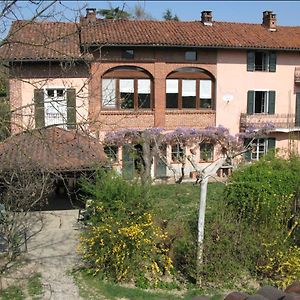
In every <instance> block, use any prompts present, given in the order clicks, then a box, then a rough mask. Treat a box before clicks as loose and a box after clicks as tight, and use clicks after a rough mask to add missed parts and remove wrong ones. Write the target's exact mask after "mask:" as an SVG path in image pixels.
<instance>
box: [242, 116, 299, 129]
mask: <svg viewBox="0 0 300 300" xmlns="http://www.w3.org/2000/svg"><path fill="white" fill-rule="evenodd" d="M266 124H272V125H273V126H274V129H278V128H280V129H294V128H298V127H299V128H300V118H297V117H296V115H295V114H274V115H268V114H254V115H247V114H241V119H240V129H241V131H244V130H245V129H246V128H247V127H249V126H251V127H254V128H257V129H259V128H262V127H264V126H265V125H266Z"/></svg>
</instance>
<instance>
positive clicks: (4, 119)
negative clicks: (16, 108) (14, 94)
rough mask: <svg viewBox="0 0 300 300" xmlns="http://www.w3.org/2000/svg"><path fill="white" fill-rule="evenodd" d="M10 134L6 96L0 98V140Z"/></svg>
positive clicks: (8, 107)
mask: <svg viewBox="0 0 300 300" xmlns="http://www.w3.org/2000/svg"><path fill="white" fill-rule="evenodd" d="M9 135H10V106H9V101H8V99H7V98H0V141H3V140H5V139H6V138H7V137H9Z"/></svg>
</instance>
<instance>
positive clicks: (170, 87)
mask: <svg viewBox="0 0 300 300" xmlns="http://www.w3.org/2000/svg"><path fill="white" fill-rule="evenodd" d="M177 93H178V79H167V94H177Z"/></svg>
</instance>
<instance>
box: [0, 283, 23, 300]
mask: <svg viewBox="0 0 300 300" xmlns="http://www.w3.org/2000/svg"><path fill="white" fill-rule="evenodd" d="M0 299H1V300H23V299H25V296H24V294H23V292H22V290H21V288H19V287H17V286H14V285H13V286H10V287H9V288H7V289H5V290H2V291H0Z"/></svg>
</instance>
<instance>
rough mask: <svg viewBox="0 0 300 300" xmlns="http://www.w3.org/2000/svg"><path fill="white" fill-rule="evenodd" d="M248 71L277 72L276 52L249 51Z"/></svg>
mask: <svg viewBox="0 0 300 300" xmlns="http://www.w3.org/2000/svg"><path fill="white" fill-rule="evenodd" d="M247 71H250V72H252V71H264V72H276V52H270V51H261V50H255V51H254V50H252V51H248V52H247Z"/></svg>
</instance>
